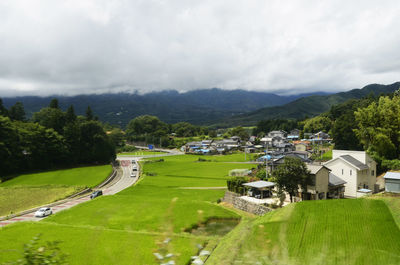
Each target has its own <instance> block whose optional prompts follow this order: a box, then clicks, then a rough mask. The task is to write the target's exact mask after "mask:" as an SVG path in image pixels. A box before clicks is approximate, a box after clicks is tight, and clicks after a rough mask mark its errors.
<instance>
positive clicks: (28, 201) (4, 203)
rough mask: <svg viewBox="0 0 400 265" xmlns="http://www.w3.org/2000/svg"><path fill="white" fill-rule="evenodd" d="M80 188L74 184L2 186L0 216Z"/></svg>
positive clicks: (51, 200)
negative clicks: (58, 185)
mask: <svg viewBox="0 0 400 265" xmlns="http://www.w3.org/2000/svg"><path fill="white" fill-rule="evenodd" d="M79 190H80V188H79V187H74V186H60V187H57V186H42V187H30V186H28V187H10V188H0V216H4V215H8V214H12V213H17V212H20V211H23V210H25V209H30V208H34V207H37V206H40V205H43V204H46V203H49V202H54V201H57V200H59V199H62V198H65V197H67V196H69V195H72V194H74V193H76V192H78V191H79Z"/></svg>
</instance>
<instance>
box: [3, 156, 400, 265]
mask: <svg viewBox="0 0 400 265" xmlns="http://www.w3.org/2000/svg"><path fill="white" fill-rule="evenodd" d="M199 157H201V158H204V159H207V160H211V162H210V161H208V162H199V161H198V158H199ZM149 160H152V161H156V160H158V159H157V158H154V159H149ZM236 160H238V161H243V159H242V157H241V156H240V154H234V155H231V156H193V155H186V156H169V157H164V162H147V163H144V164H143V170H144V172H143V173H144V174H143V176H144V177H143V178H142V179H141V180H140V181H139V182H138V183H137V184H136V185H135V186H133V187H130V188H128V189H126V190H124V191H122V192H120V193H118V194H117V195H113V196H102V197H99V198H96V199H95V200H92V201H89V202H86V203H83V204H80V205H78V206H76V207H73V208H71V209H69V210H65V211H63V212H60V213H58V214H56V215H54V216H51V217H49V218H46V219H44V220H43V221H40V222H38V223H18V224H14V225H10V226H6V227H4V228H1V229H0V263H1V262H8V261H11V260H16V259H18V258H19V257H21V254H22V245H23V243H26V242H28V241H29V240H30V239H31V238H32V237H33V236H35V235H36V234H38V233H41V234H42V235H43V240H61V241H62V243H61V245H60V247H61V249H62V250H63V251H64V252H66V253H68V254H69V260H68V261H69V262H70V264H158V261H157V259H156V258H155V256H154V255H153V253H155V252H158V253H163V254H166V253H172V254H174V256H173V258H172V259H173V260H174V261H175V262H176V264H188V262H189V260H190V256H193V255H196V254H198V248H197V246H196V245H197V244H200V245H202V246H205V245H206V247H207V248H208V249H210V250H212V249H213V248H214V246H216V248H215V249H214V251H213V253H212V255H211V257H210V258H209V259H208V260H207V263H206V264H207V265H208V264H216V265H223V264H282V265H291V264H293V265H297V264H327V265H331V264H332V265H333V264H337V265H339V264H346V265H347V264H360V265H361V264H368V265H369V264H371V265H375V264H376V265H378V264H379V265H381V264H385V265H386V264H389V265H390V264H393V265H394V264H400V230H399V227H398V226H397V224H396V221H399V220H398V218H399V216H400V215H399V211H400V204H399V203H400V201H399V198H392V197H390V198H384V199H382V198H377V199H375V200H372V199H354V200H353V199H346V200H344V199H343V200H328V201H306V202H300V203H296V204H291V205H288V206H286V207H284V208H282V209H279V210H276V211H273V212H271V213H268V214H266V215H264V216H262V217H255V216H251V215H249V214H244V213H242V212H240V211H238V210H234V209H231V208H229V207H225V206H224V205H221V204H217V203H216V201H217V199H218V198H221V197H222V196H223V194H224V192H225V191H224V190H220V189H215V187H223V186H225V185H226V179H227V178H228V177H227V175H228V172H229V170H231V169H239V168H251V167H254V165H252V164H244V163H232V162H234V161H236ZM188 187H191V188H193V187H194V189H187V188H188ZM197 188H198V189H197ZM394 217H395V218H394ZM237 218H241V220H242V221H241V222H240V223H239V225H237V226H236V227H235V228H234V229H233V230H232V231H231V232H229V233H228V234H226V235H223V234H221V233H219V232H220V231H217V228H215V229H214V230H213V229H203V230H201V229H199V230H198V232H196V233H189V232H187V231H190V230H191V229H192V228H196V227H197V225H199V224H200V225H201V224H202V223H204V222H205V221H207V220H209V219H212V220H215V219H217V220H218V219H220V220H223V219H227V220H232V219H237ZM395 219H396V220H395ZM216 227H218V226H216ZM201 231H208V232H201ZM167 238H170V239H171V241H170V243H168V244H163V243H162V242H163V241H164V240H165V239H167ZM207 244H208V245H207Z"/></svg>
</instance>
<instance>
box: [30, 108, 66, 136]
mask: <svg viewBox="0 0 400 265" xmlns="http://www.w3.org/2000/svg"><path fill="white" fill-rule="evenodd" d="M32 120H33V121H34V122H37V123H39V124H40V125H42V126H44V127H47V128H52V129H54V130H55V131H56V132H58V133H62V132H63V130H64V125H65V113H64V112H63V111H62V110H60V109H56V108H50V107H47V108H43V109H41V110H40V111H39V112H35V113H34V114H33V118H32Z"/></svg>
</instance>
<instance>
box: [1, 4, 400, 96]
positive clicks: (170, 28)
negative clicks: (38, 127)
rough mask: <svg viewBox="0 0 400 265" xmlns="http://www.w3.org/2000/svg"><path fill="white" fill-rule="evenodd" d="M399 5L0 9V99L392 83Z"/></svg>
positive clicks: (399, 58) (396, 69) (397, 70)
mask: <svg viewBox="0 0 400 265" xmlns="http://www.w3.org/2000/svg"><path fill="white" fill-rule="evenodd" d="M399 13H400V3H399V2H398V1H383V2H379V3H378V2H377V1H372V0H371V1H367V0H363V1H361V0H360V1H344V0H342V1H339V0H336V1H315V0H314V1H309V0H303V1H290V2H282V1H265V0H255V1H244V0H243V1H211V0H205V1H184V0H182V1H177V0H175V1H173V0H172V1H171V0H169V1H166V0H164V1H163V0H159V1H155V0H154V1H150V0H146V1H144V0H137V1H128V0H121V1H111V0H108V1H107V0H104V1H98V0H96V1H95V0H90V1H88V0H86V1H83V0H69V1H52V0H37V1H31V0H25V1H23V0H8V1H7V0H4V1H1V2H0V39H1V40H2V41H1V42H0V96H9V95H23V94H39V95H48V94H80V93H101V92H108V91H115V92H117V91H133V90H138V91H140V92H147V91H153V90H163V89H177V90H180V91H187V90H192V89H198V88H211V87H220V88H224V89H236V88H243V89H249V90H262V91H276V90H283V91H285V93H288V92H289V93H296V92H308V91H313V90H325V91H326V90H331V91H334V90H345V89H351V88H354V87H361V86H363V85H366V84H368V83H391V82H394V81H398V80H399V76H400V75H399V74H400V63H399V62H400V53H398V47H399V46H400V35H399V33H398V32H399V31H398V29H399V28H400V20H399V19H398V15H399Z"/></svg>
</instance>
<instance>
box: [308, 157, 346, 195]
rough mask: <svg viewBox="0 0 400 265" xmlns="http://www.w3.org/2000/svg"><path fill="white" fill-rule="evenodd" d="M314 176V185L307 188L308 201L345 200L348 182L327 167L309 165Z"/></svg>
mask: <svg viewBox="0 0 400 265" xmlns="http://www.w3.org/2000/svg"><path fill="white" fill-rule="evenodd" d="M307 169H308V170H310V172H311V176H312V184H311V185H309V186H307V193H306V194H305V196H306V197H305V198H304V199H306V200H324V199H328V198H330V199H333V198H335V199H338V198H344V190H345V187H344V185H345V184H346V181H344V180H343V179H341V178H339V177H337V176H336V175H334V174H333V173H331V170H330V169H329V168H327V167H325V166H321V165H313V164H307Z"/></svg>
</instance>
